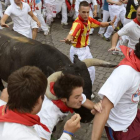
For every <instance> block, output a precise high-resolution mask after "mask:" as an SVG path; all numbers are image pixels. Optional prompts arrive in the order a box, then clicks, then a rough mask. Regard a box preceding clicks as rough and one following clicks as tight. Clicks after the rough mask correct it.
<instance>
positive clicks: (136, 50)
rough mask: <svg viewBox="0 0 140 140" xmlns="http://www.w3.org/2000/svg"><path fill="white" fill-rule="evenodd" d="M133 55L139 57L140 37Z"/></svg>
mask: <svg viewBox="0 0 140 140" xmlns="http://www.w3.org/2000/svg"><path fill="white" fill-rule="evenodd" d="M134 52H135V55H136V56H137V57H138V58H139V59H140V38H139V42H138V43H137V44H136V45H135V50H134Z"/></svg>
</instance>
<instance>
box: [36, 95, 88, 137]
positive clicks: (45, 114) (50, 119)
mask: <svg viewBox="0 0 140 140" xmlns="http://www.w3.org/2000/svg"><path fill="white" fill-rule="evenodd" d="M82 96H83V101H82V104H83V103H84V102H85V101H86V96H85V95H84V94H82ZM67 115H68V113H62V112H61V110H60V109H59V108H58V107H57V106H56V105H55V104H54V103H53V102H52V101H51V100H49V99H48V98H47V97H46V96H45V98H44V101H43V104H42V108H41V111H40V112H39V113H38V116H39V117H40V121H41V123H43V124H45V125H46V126H47V127H48V128H49V130H50V131H51V133H48V132H47V131H45V130H44V129H43V128H42V127H41V126H39V125H35V130H36V131H37V133H38V135H39V136H40V137H41V138H44V139H47V140H50V139H51V134H52V131H53V129H54V127H55V126H56V124H57V123H58V122H59V121H60V120H63V118H64V117H66V116H67Z"/></svg>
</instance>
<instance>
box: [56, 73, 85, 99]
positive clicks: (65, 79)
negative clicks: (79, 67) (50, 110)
mask: <svg viewBox="0 0 140 140" xmlns="http://www.w3.org/2000/svg"><path fill="white" fill-rule="evenodd" d="M83 86H84V81H83V79H82V78H81V77H80V76H75V75H71V74H66V75H62V76H61V77H59V78H58V80H57V81H56V82H55V84H54V92H55V95H56V96H57V98H58V99H61V98H67V99H68V100H69V97H70V96H71V94H72V91H73V89H75V88H76V87H83Z"/></svg>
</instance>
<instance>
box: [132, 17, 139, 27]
mask: <svg viewBox="0 0 140 140" xmlns="http://www.w3.org/2000/svg"><path fill="white" fill-rule="evenodd" d="M133 21H134V22H135V23H137V24H138V25H139V26H140V22H139V21H138V20H137V18H135V19H133Z"/></svg>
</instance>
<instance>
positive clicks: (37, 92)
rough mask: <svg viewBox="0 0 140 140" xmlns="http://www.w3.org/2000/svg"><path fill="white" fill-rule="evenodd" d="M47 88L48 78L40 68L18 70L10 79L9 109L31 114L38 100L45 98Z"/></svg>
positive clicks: (29, 67) (26, 67)
mask: <svg viewBox="0 0 140 140" xmlns="http://www.w3.org/2000/svg"><path fill="white" fill-rule="evenodd" d="M46 87H47V78H46V76H45V75H44V73H43V72H42V71H41V70H40V69H39V68H37V67H34V66H32V67H31V66H25V67H22V68H20V69H19V70H16V71H15V72H13V73H12V74H11V75H10V76H9V77H8V87H7V90H8V94H9V99H8V103H7V106H8V108H9V109H10V110H13V111H14V110H17V111H18V112H21V113H30V112H31V111H32V110H33V108H34V106H35V104H36V103H37V100H38V98H39V97H40V96H42V98H43V97H44V94H45V91H46Z"/></svg>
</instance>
